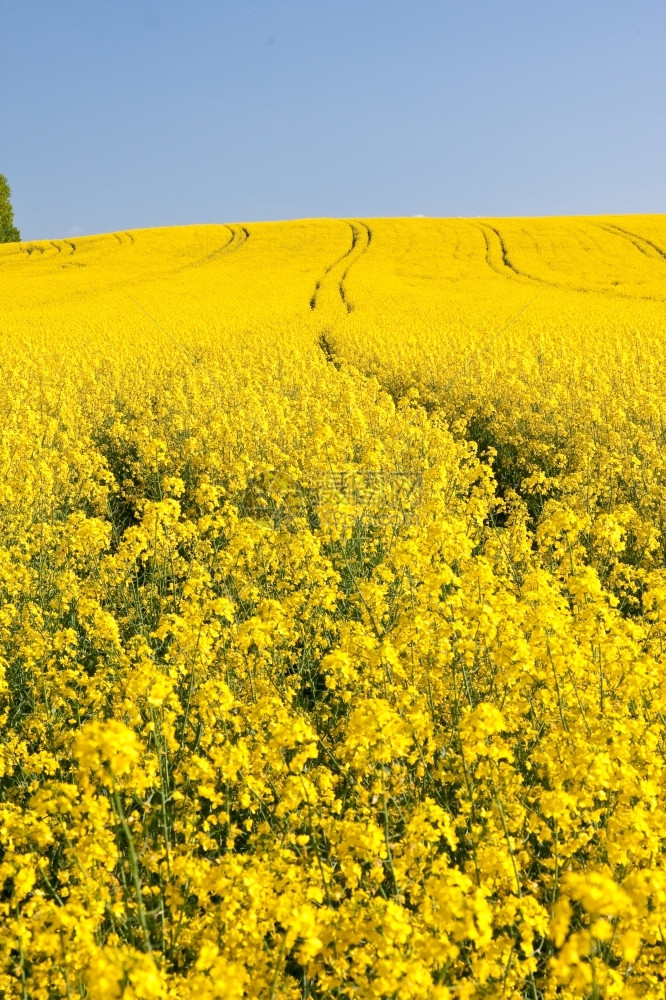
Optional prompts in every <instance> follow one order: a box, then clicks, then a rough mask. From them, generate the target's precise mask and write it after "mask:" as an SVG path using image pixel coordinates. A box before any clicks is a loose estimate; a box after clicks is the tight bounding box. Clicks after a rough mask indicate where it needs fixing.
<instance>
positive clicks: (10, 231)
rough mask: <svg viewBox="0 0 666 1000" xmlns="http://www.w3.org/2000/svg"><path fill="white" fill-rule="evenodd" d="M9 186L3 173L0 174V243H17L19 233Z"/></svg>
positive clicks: (19, 236) (19, 237)
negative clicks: (15, 223) (15, 222)
mask: <svg viewBox="0 0 666 1000" xmlns="http://www.w3.org/2000/svg"><path fill="white" fill-rule="evenodd" d="M11 194H12V192H11V188H10V187H9V183H8V181H7V178H6V177H5V176H4V174H0V243H18V242H19V241H20V239H21V234H20V232H19V231H18V229H17V228H16V226H15V225H14V210H13V208H12V203H11V200H10V199H11Z"/></svg>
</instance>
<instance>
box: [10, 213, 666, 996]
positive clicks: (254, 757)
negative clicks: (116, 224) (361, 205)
mask: <svg viewBox="0 0 666 1000" xmlns="http://www.w3.org/2000/svg"><path fill="white" fill-rule="evenodd" d="M0 301H1V302H2V312H1V317H0V363H1V370H2V383H1V385H0V463H1V467H2V476H1V478H0V519H1V532H0V588H1V589H0V727H1V737H0V956H1V957H0V996H2V997H7V998H8V1000H19V998H20V1000H26V998H30V1000H33V998H35V1000H51V998H56V997H57V998H60V997H68V998H75V997H87V998H90V1000H116V998H120V997H122V998H128V1000H134V998H136V1000H156V998H165V1000H166V998H169V1000H209V998H213V997H219V998H229V1000H241V998H261V1000H307V998H312V1000H324V998H331V1000H333V998H336V1000H352V998H356V1000H366V998H367V1000H430V998H432V1000H473V998H474V1000H481V998H495V997H506V998H513V1000H518V998H527V1000H551V998H562V1000H584V998H588V1000H600V998H606V997H626V998H634V997H648V998H666V672H665V667H666V648H665V642H666V218H665V217H663V216H661V217H657V216H653V217H650V216H644V217H608V218H601V217H599V218H568V219H501V220H496V219H495V220H493V219H467V220H462V219H460V220H458V219H450V220H440V219H411V220H409V219H395V220H386V219H379V220H373V219H369V220H356V219H352V220H349V221H344V220H309V221H300V222H290V223H263V224H251V225H230V226H221V225H208V226H186V227H179V228H169V229H154V230H137V231H133V232H119V233H113V234H108V235H102V236H92V237H85V238H78V237H77V238H72V239H71V240H54V241H51V242H46V241H44V242H37V243H32V244H30V243H22V244H8V245H4V246H1V247H0Z"/></svg>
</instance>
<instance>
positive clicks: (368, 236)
mask: <svg viewBox="0 0 666 1000" xmlns="http://www.w3.org/2000/svg"><path fill="white" fill-rule="evenodd" d="M347 224H348V226H349V228H350V230H351V244H350V246H349V249H348V250H346V251H345V252H344V253H343V254H342V256H340V257H338V259H337V260H335V261H333V263H332V264H329V266H328V267H327V268H326V270H325V271H324V273H323V275H322V276H321V278H320V279H319V281H318V282H317V283H316V285H315V288H314V292H313V294H312V297H311V299H310V309H312V310H314V309H317V308H318V307H319V306H320V305H321V296H322V294H324V293H325V291H326V290H327V289H328V288H329V287H330V286H331V284H333V283H335V285H336V287H337V297H338V298H339V299H340V302H341V303H342V305H343V306H344V308H345V310H346V312H347V313H350V312H352V310H353V308H354V304H353V302H350V300H349V297H348V295H347V289H346V288H345V281H346V280H347V275H348V274H349V272H350V270H351V268H352V267H353V266H354V264H355V263H356V261H357V260H358V259H359V257H361V256H362V255H363V254H364V253H365V252H366V251H367V250H368V247H369V246H370V243H371V241H372V230H371V229H370V227H369V226H368V225H367V223H365V222H361V221H360V220H358V219H356V220H355V221H354V222H349V221H348V223H347Z"/></svg>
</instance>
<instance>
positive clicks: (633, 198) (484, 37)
mask: <svg viewBox="0 0 666 1000" xmlns="http://www.w3.org/2000/svg"><path fill="white" fill-rule="evenodd" d="M0 173H4V174H6V175H7V177H8V179H9V182H10V184H11V186H12V190H13V203H14V211H15V221H16V224H17V225H18V226H19V228H20V229H21V232H22V235H23V238H24V239H38V238H49V237H59V236H65V235H68V234H71V235H74V234H78V233H84V232H85V233H94V232H106V231H109V230H114V229H125V228H130V227H140V226H158V225H171V224H180V223H190V222H223V221H230V222H231V221H252V220H257V219H286V218H296V217H302V216H376V215H418V214H423V215H437V216H465V215H472V216H473V215H554V214H568V213H573V214H581V213H604V212H665V211H666V3H665V2H664V0H494V2H491V0H485V2H484V0H411V2H407V0H327V2H324V0H159V2H158V0H0Z"/></svg>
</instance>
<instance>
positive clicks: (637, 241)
mask: <svg viewBox="0 0 666 1000" xmlns="http://www.w3.org/2000/svg"><path fill="white" fill-rule="evenodd" d="M599 227H600V228H601V229H604V230H605V231H606V232H607V233H610V234H611V235H612V236H619V237H621V238H622V239H624V240H628V241H629V242H630V243H631V244H632V245H633V246H635V247H636V249H637V250H638V252H639V253H642V254H643V256H644V257H649V258H650V259H651V260H659V259H661V260H666V251H664V250H662V248H661V247H660V246H658V245H657V244H656V243H653V242H652V240H648V239H646V237H645V236H639V234H638V233H632V232H631V231H630V230H629V229H623V228H622V227H621V226H616V225H614V224H613V223H612V222H609V223H608V224H604V223H599Z"/></svg>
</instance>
